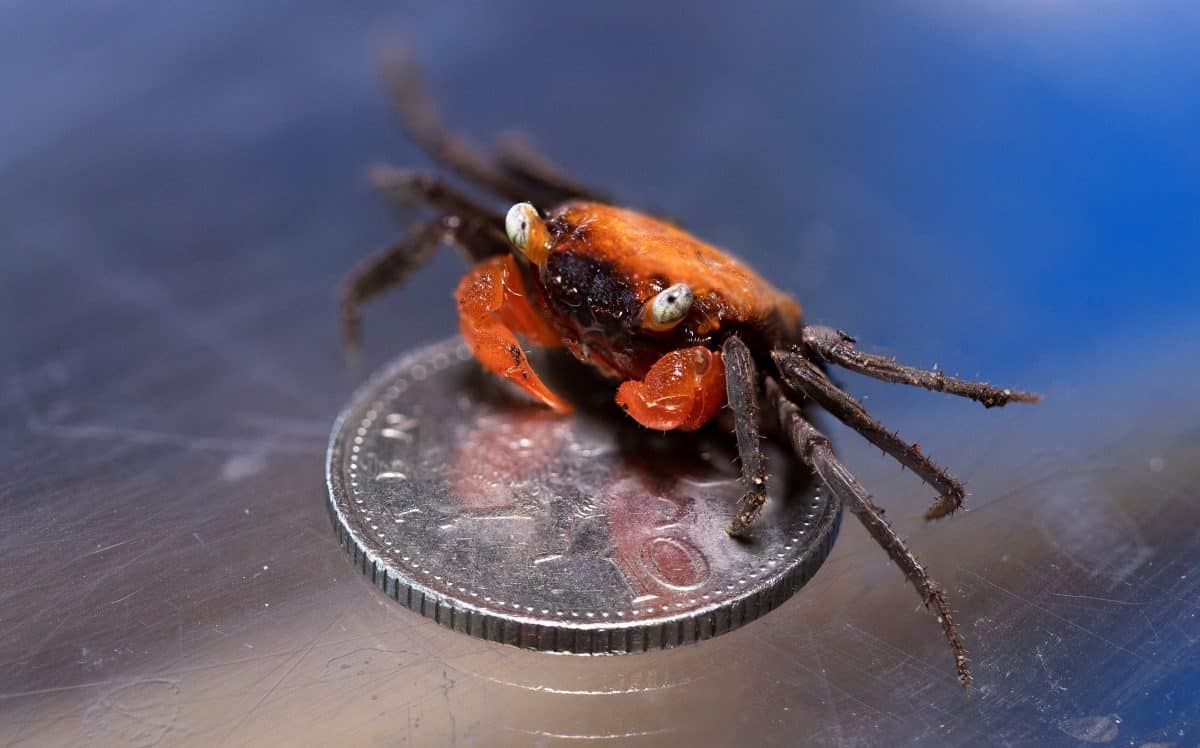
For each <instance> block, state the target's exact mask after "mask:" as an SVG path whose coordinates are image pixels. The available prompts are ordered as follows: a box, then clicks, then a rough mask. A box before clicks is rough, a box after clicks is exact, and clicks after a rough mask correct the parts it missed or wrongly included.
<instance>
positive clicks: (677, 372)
mask: <svg viewBox="0 0 1200 748" xmlns="http://www.w3.org/2000/svg"><path fill="white" fill-rule="evenodd" d="M724 404H725V365H724V364H723V363H722V361H721V354H720V353H718V352H717V351H710V350H709V349H707V348H705V347H703V346H695V347H693V348H680V349H678V350H674V351H671V352H670V353H668V354H666V355H664V356H663V357H662V358H660V359H658V360H657V361H655V362H654V365H653V366H651V367H650V371H648V372H646V376H645V377H643V378H642V380H641V381H638V380H636V379H631V380H629V381H627V382H623V383H622V384H621V386H620V388H618V389H617V405H620V406H621V407H622V408H624V409H625V411H626V412H627V413H629V415H630V416H632V417H633V420H635V421H637V422H638V423H640V424H642V425H643V426H645V427H646V428H648V429H656V430H658V431H672V430H674V429H679V430H680V431H695V430H696V429H698V428H700V427H701V426H703V425H704V424H705V423H707V422H708V421H709V420H710V419H711V418H712V417H713V416H714V415H716V414H717V411H719V410H720V409H721V406H723V405H724Z"/></svg>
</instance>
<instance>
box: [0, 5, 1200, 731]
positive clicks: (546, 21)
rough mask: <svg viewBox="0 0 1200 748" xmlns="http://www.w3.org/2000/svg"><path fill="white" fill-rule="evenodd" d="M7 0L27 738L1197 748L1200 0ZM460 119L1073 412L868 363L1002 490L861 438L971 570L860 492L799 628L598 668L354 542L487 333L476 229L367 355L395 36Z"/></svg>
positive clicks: (848, 323)
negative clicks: (361, 392) (335, 498)
mask: <svg viewBox="0 0 1200 748" xmlns="http://www.w3.org/2000/svg"><path fill="white" fill-rule="evenodd" d="M343 5H344V4H328V3H316V2H292V3H285V2H258V3H235V2H228V1H227V0H219V1H218V2H210V3H205V4H202V5H198V6H194V5H183V4H178V3H167V4H161V3H160V4H134V3H128V2H116V1H114V2H105V3H93V4H77V5H76V6H75V7H72V8H70V9H66V8H65V7H61V6H58V7H56V6H55V4H50V3H35V2H30V1H29V0H18V1H17V2H9V3H5V4H4V6H3V7H2V8H0V102H2V104H0V107H2V111H3V116H2V117H0V257H3V263H2V266H3V270H0V279H2V281H3V286H2V288H0V290H2V293H0V299H2V302H0V303H2V304H3V314H0V341H3V344H2V345H0V744H3V745H37V744H74V743H82V742H89V743H100V744H140V745H154V744H163V745H169V744H181V743H192V744H206V745H208V744H217V743H221V744H225V743H228V744H247V743H256V742H267V741H273V742H287V743H293V744H305V745H307V744H313V745H316V744H329V743H331V742H335V741H336V742H338V743H349V744H386V745H392V744H400V743H405V744H416V745H428V744H444V743H454V742H462V743H464V744H465V743H474V744H483V745H493V744H497V743H511V744H531V743H532V744H538V745H560V744H563V745H565V744H573V743H575V742H577V741H578V740H585V739H588V740H598V741H602V742H609V743H613V744H623V743H628V744H634V745H641V744H646V745H651V744H667V745H685V744H690V743H712V742H716V743H732V742H734V741H737V742H742V741H745V742H747V743H754V744H794V743H796V742H797V741H803V742H811V743H817V744H839V745H840V744H848V745H857V744H868V743H881V742H894V741H899V740H904V741H917V740H920V741H923V742H930V743H935V744H950V745H960V744H971V745H978V744H1008V743H1021V744H1055V745H1058V744H1070V743H1072V742H1085V743H1112V744H1118V743H1119V744H1125V745H1144V744H1154V745H1194V744H1196V743H1197V741H1198V740H1200V727H1197V722H1196V720H1197V717H1198V716H1200V714H1198V713H1200V670H1198V666H1200V656H1198V654H1197V649H1196V647H1195V646H1194V645H1195V644H1196V643H1197V641H1200V620H1197V611H1198V603H1197V600H1200V545H1198V544H1197V542H1196V541H1197V535H1198V532H1197V527H1198V521H1200V503H1198V502H1200V495H1198V493H1197V489H1196V488H1195V486H1196V482H1197V478H1200V461H1198V458H1200V392H1198V388H1197V387H1196V384H1195V375H1194V373H1193V372H1194V370H1195V368H1196V365H1197V363H1198V362H1200V336H1198V332H1200V304H1198V303H1197V298H1198V293H1200V259H1197V253H1196V251H1195V250H1196V246H1197V241H1198V240H1200V218H1198V216H1200V212H1198V211H1197V210H1196V206H1197V204H1200V138H1198V137H1197V134H1196V133H1197V124H1198V123H1200V57H1197V55H1196V54H1195V39H1196V34H1197V32H1198V31H1200V25H1198V23H1197V22H1198V21H1200V11H1198V10H1197V9H1196V6H1195V5H1194V4H1192V3H1188V2H1159V3H1138V4H1134V3H1128V2H1104V1H1094V2H1075V1H1072V0H983V1H981V2H975V3H970V4H965V3H957V2H951V0H913V1H911V2H902V3H890V4H887V7H882V6H881V5H880V4H876V3H860V2H843V3H837V4H828V3H820V4H818V3H793V4H787V5H786V6H785V5H784V4H772V3H761V4H757V3H739V4H737V6H736V7H734V5H733V4H726V3H710V2H697V3H689V4H688V6H687V8H686V10H683V9H680V8H678V7H668V6H667V4H665V3H664V4H654V3H640V2H608V3H586V4H580V3H564V2H559V3H549V2H521V3H516V2H462V3H453V4H450V3H415V2H414V3H406V2H393V3H360V4H355V5H353V6H350V5H344V7H343ZM396 31H399V32H401V33H402V34H403V35H404V38H405V39H406V40H407V41H408V43H409V44H410V46H411V48H412V51H413V54H414V55H415V57H416V58H417V59H418V60H419V61H421V63H422V64H423V66H424V68H425V70H426V73H427V77H428V79H429V83H430V85H431V88H432V89H433V91H434V93H435V94H436V95H437V97H438V99H439V101H440V104H441V107H442V110H443V114H444V116H445V119H446V120H447V121H448V122H449V123H451V124H452V125H453V127H454V128H456V129H458V130H460V131H461V132H463V133H466V134H469V135H471V136H472V137H475V138H477V139H478V140H479V141H481V142H482V143H489V142H491V140H492V139H493V138H494V137H495V136H497V135H499V134H500V133H502V132H503V131H505V130H509V129H514V128H516V129H520V130H522V131H523V132H525V133H527V134H528V135H529V136H531V137H532V138H533V139H534V140H535V142H536V143H538V144H539V146H540V147H541V148H542V149H543V150H544V151H545V152H546V153H547V154H549V155H550V156H551V157H552V158H554V159H555V160H556V161H558V162H559V163H561V164H563V165H565V166H566V167H568V168H569V169H570V171H571V172H572V173H573V174H575V175H576V176H578V177H579V178H580V179H582V180H584V181H586V182H588V183H592V184H595V185H597V186H598V187H600V188H603V189H606V190H608V191H610V192H612V193H614V194H617V195H619V196H620V197H621V198H622V199H623V200H624V201H625V202H627V203H628V204H630V205H635V206H642V205H649V206H654V207H656V208H659V209H662V210H663V211H665V212H667V213H669V214H671V215H674V216H677V217H679V219H681V220H682V221H683V222H684V223H685V224H686V225H687V226H688V227H689V228H690V229H692V230H693V231H694V232H696V233H697V234H698V235H700V236H702V237H704V238H706V239H708V240H711V241H712V242H714V243H716V244H718V245H721V246H724V247H728V248H730V249H732V250H734V251H736V252H737V253H739V254H741V255H742V256H744V257H746V258H747V259H749V260H750V261H751V262H753V263H754V264H755V265H757V266H758V267H759V268H760V269H761V270H763V271H764V272H765V273H766V274H767V275H768V276H769V277H770V278H772V279H773V280H774V281H775V282H776V283H777V284H778V285H780V286H781V287H783V288H785V289H788V290H790V291H792V292H794V293H795V294H796V295H797V296H798V297H799V298H800V300H801V302H802V303H803V304H804V306H805V309H806V313H807V315H808V318H809V319H810V320H812V321H817V322H822V323H829V324H833V325H836V326H838V327H841V328H843V329H845V330H847V331H849V332H851V333H852V334H854V335H855V336H856V337H858V338H859V340H860V341H862V344H863V346H864V347H865V348H866V349H868V350H872V351H875V352H882V353H887V354H890V355H898V356H900V357H902V358H903V359H904V360H907V361H909V362H911V363H914V364H919V365H927V366H928V365H933V364H935V363H936V364H937V365H939V366H940V367H941V368H943V369H945V370H947V371H949V372H951V373H957V374H960V375H964V376H977V375H979V376H984V377H986V378H987V379H989V380H991V381H994V382H998V383H1003V384H1007V385H1011V386H1022V387H1027V388H1029V389H1033V390H1036V391H1039V392H1042V393H1044V394H1045V395H1046V401H1045V402H1044V403H1043V404H1041V405H1039V406H1036V407H1029V408H1022V407H1019V406H1014V407H1010V408H1006V409H1003V410H1000V411H984V410H983V409H982V408H979V407H978V406H975V405H974V404H971V403H966V402H961V401H954V400H951V399H949V398H944V397H940V396H937V395H933V394H930V393H925V392H919V391H911V390H907V389H904V388H900V387H897V386H889V385H882V384H877V383H873V382H870V381H866V380H862V379H861V378H857V377H854V376H853V375H849V374H847V375H846V376H845V377H844V382H845V384H846V385H847V386H848V387H849V388H850V389H851V391H852V392H854V393H855V394H856V395H858V396H860V397H864V398H866V399H867V404H868V405H869V407H870V408H871V409H872V410H873V412H874V413H875V414H876V415H877V416H878V417H879V418H880V419H881V420H883V421H884V422H885V423H886V424H888V425H890V426H891V427H893V428H896V429H898V430H899V431H900V433H901V435H903V436H904V437H906V438H908V439H911V440H915V441H919V442H920V444H921V445H922V448H923V449H924V450H925V451H926V452H927V453H928V454H930V455H933V456H935V457H936V459H937V460H938V461H939V462H941V463H942V464H945V465H948V466H949V467H950V468H951V470H952V472H954V473H955V474H956V475H958V476H959V477H961V478H963V479H965V480H966V481H967V482H968V484H969V488H970V490H971V492H972V495H971V497H970V499H969V507H970V509H969V511H966V512H963V513H960V514H959V515H957V516H955V517H954V518H953V519H950V520H947V521H942V522H939V523H936V524H932V525H927V524H925V523H923V522H922V521H921V519H920V515H921V511H922V510H923V508H924V506H925V505H926V503H927V502H928V501H929V500H930V499H931V498H932V495H931V492H930V491H929V490H928V489H927V488H926V487H924V486H922V485H921V484H919V483H918V482H917V481H916V480H915V479H914V478H913V477H912V476H911V475H909V474H907V473H903V472H901V471H900V470H899V468H897V467H896V465H895V464H894V463H892V462H891V461H890V460H888V459H887V458H885V457H884V456H882V455H881V454H880V453H879V452H878V450H875V449H873V448H871V447H870V446H869V445H866V444H865V443H864V442H862V441H861V440H860V439H859V438H858V437H857V436H856V435H854V434H851V433H847V432H845V431H844V430H841V429H838V428H832V426H831V428H832V432H833V434H834V436H835V437H836V439H837V443H838V446H839V449H840V451H841V453H842V455H843V457H844V459H845V461H846V462H847V463H848V464H849V465H850V466H851V467H852V468H853V469H854V470H855V471H856V472H857V474H858V475H859V477H860V478H861V479H862V481H863V482H864V483H865V484H866V485H867V486H868V487H869V488H871V489H872V490H873V491H874V493H875V495H876V497H877V499H878V501H879V503H881V504H883V505H884V506H886V507H887V508H888V512H889V517H890V518H891V519H892V521H893V522H895V523H896V524H897V525H898V527H899V528H900V530H901V531H902V533H903V534H904V535H905V536H907V537H908V538H909V540H910V542H911V543H912V545H913V546H914V548H915V549H916V551H917V552H918V553H919V555H920V556H921V557H922V559H923V560H924V561H926V562H927V563H928V565H929V566H930V567H931V569H932V571H933V573H934V575H935V577H936V578H938V579H939V580H940V581H941V582H942V583H943V584H944V585H945V586H947V587H948V588H949V590H950V592H951V594H952V600H953V603H954V605H955V606H956V608H957V609H958V610H959V611H961V612H960V614H959V621H960V625H961V626H962V627H963V633H964V636H965V638H966V639H967V644H968V647H969V649H970V651H971V654H972V656H973V665H974V670H975V676H976V688H975V690H974V691H973V693H972V694H971V696H970V697H969V698H968V697H964V695H963V693H962V691H961V689H960V688H959V687H958V685H957V682H956V681H955V679H954V673H953V668H952V663H951V660H950V657H949V655H948V653H947V652H946V649H945V644H944V643H943V641H942V639H941V637H940V635H939V632H938V630H937V627H936V625H935V624H934V623H933V621H932V618H931V616H929V615H928V614H926V613H924V612H923V611H920V610H918V604H917V599H916V597H915V595H914V594H913V593H912V591H911V589H909V588H907V587H906V585H905V583H904V580H903V578H902V576H901V575H900V573H899V572H898V571H896V570H895V569H894V568H893V567H892V566H891V565H890V564H889V562H888V561H887V559H886V558H885V557H884V555H883V554H882V553H881V552H880V551H879V550H878V549H877V548H876V547H875V546H874V545H873V544H872V543H871V542H870V541H869V539H867V538H866V535H865V533H863V532H862V530H861V528H859V527H858V526H857V524H856V523H855V522H854V521H853V520H852V519H851V518H847V520H846V522H845V524H844V525H843V530H842V537H841V538H840V540H839V542H838V544H837V545H836V547H835V548H834V551H833V554H832V556H831V557H830V559H829V561H828V562H827V563H826V564H825V566H824V568H823V569H822V570H821V571H820V572H819V573H818V575H817V576H816V578H815V579H814V580H813V581H812V582H811V583H810V584H809V585H808V586H807V587H805V588H804V589H803V590H802V591H801V592H800V593H799V594H797V595H796V597H795V598H793V599H792V600H791V601H790V602H788V603H787V604H785V605H784V606H783V607H782V608H780V609H779V610H777V611H776V612H774V613H772V614H771V615H769V616H767V617H766V618H764V619H762V620H759V621H757V622H755V623H754V624H752V625H750V626H747V627H745V628H743V629H740V630H738V631H735V632H732V633H730V634H729V635H726V636H722V637H720V638H718V639H715V640H712V641H709V642H706V643H704V644H703V645H701V646H697V647H692V648H686V649H682V650H676V651H670V652H661V653H655V654H648V655H642V656H631V657H614V658H602V659H592V660H585V659H577V658H569V657H555V656H549V655H542V654H537V653H532V652H524V651H520V650H516V649H510V648H504V647H501V646H499V645H495V644H490V643H486V642H479V641H474V640H471V639H468V638H466V637H463V636H461V635H457V634H455V633H453V632H450V631H447V630H444V629H441V628H439V627H438V626H437V625H436V624H434V623H432V622H430V621H427V620H424V619H421V618H419V617H417V616H415V615H413V614H411V613H409V612H406V611H403V610H401V609H399V608H398V607H397V606H396V605H395V604H394V603H393V602H391V601H389V600H387V599H385V598H384V596H383V595H382V594H381V593H379V592H378V590H376V589H375V588H373V587H372V586H371V585H370V584H369V583H368V582H367V581H366V580H364V579H362V578H361V577H360V576H359V575H358V573H357V572H356V571H355V570H354V569H353V568H352V567H351V566H350V564H349V563H348V562H347V561H346V559H345V558H344V557H343V555H342V551H341V550H340V549H339V547H338V546H337V544H336V542H335V541H334V538H333V533H332V532H331V530H330V527H329V521H328V518H327V515H326V512H325V508H324V487H323V485H322V475H323V457H324V446H325V442H326V439H327V437H328V434H329V430H330V427H331V426H332V421H333V418H334V417H335V415H336V413H337V412H338V410H339V408H340V407H341V406H342V404H343V403H344V402H345V401H346V399H347V398H348V396H349V394H350V393H351V391H352V390H353V388H354V387H355V386H356V385H357V384H359V383H360V382H361V381H362V380H363V379H364V378H365V377H366V376H367V374H369V373H370V372H371V371H372V370H373V369H375V368H377V367H378V366H380V365H382V364H383V363H384V362H385V361H386V360H388V359H390V358H392V357H393V356H395V355H397V354H398V353H400V352H402V351H405V350H408V349H410V348H412V347H414V346H417V345H419V344H422V343H426V342H432V341H435V340H438V339H441V338H444V337H446V336H448V335H451V334H453V333H454V332H455V323H454V314H453V308H452V302H451V299H450V292H451V289H452V288H453V286H454V284H455V282H456V280H457V278H458V277H459V275H460V274H461V273H462V267H461V266H460V265H459V264H458V263H457V261H456V260H455V258H454V257H453V256H452V254H451V253H448V252H447V253H445V254H444V256H442V257H440V258H439V259H438V260H437V261H436V262H435V263H434V264H433V265H432V266H431V267H430V268H429V269H428V270H426V271H425V272H424V274H423V275H422V276H421V277H420V279H419V281H418V282H417V283H416V284H414V285H413V286H412V287H411V288H409V289H408V290H407V291H405V292H403V293H398V294H395V295H393V296H392V297H389V298H388V299H387V300H385V301H381V302H379V303H376V304H373V305H372V306H370V307H369V308H368V310H367V315H366V330H365V334H366V355H365V358H364V361H363V362H361V363H360V365H359V366H356V367H351V366H348V365H347V364H346V363H345V362H344V360H343V358H342V354H341V349H340V346H339V342H338V338H337V329H336V324H335V315H334V308H335V307H334V298H335V294H334V290H335V287H336V284H337V282H338V281H339V279H340V278H341V277H342V276H343V274H344V273H345V272H346V271H347V270H348V269H349V268H350V267H351V266H352V265H353V264H354V263H356V262H357V261H358V260H359V259H361V258H362V257H364V256H366V255H367V254H368V253H370V252H372V251H374V250H376V249H377V248H379V247H381V246H382V245H383V244H384V243H386V242H388V241H389V240H390V239H392V238H394V237H395V236H396V235H397V232H398V231H399V230H400V227H398V226H397V225H395V224H394V223H393V222H392V220H391V217H390V215H389V213H388V211H387V210H385V208H384V207H383V206H381V205H380V204H379V203H378V201H377V200H376V199H375V197H374V195H372V194H371V192H370V190H369V188H368V187H367V185H366V182H365V179H364V170H365V167H366V166H367V165H368V164H370V163H372V162H374V161H378V160H386V161H389V162H391V163H394V164H397V165H401V166H415V165H427V164H428V162H427V160H426V159H425V158H424V157H423V156H422V155H420V154H419V153H418V152H417V151H416V150H415V148H414V147H413V145H412V144H411V143H410V142H409V141H408V140H407V139H406V138H405V136H404V134H403V133H402V132H401V131H400V130H399V128H398V127H397V122H396V120H395V118H394V116H393V114H392V112H391V110H390V106H389V102H388V100H387V99H386V96H385V95H384V92H383V90H382V86H381V85H380V83H379V80H378V76H377V70H376V67H375V58H374V52H373V49H378V43H379V42H380V40H382V39H383V38H385V37H386V35H387V34H389V33H392V32H396Z"/></svg>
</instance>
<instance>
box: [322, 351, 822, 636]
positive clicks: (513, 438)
mask: <svg viewBox="0 0 1200 748" xmlns="http://www.w3.org/2000/svg"><path fill="white" fill-rule="evenodd" d="M534 365H535V367H537V369H538V371H539V372H540V373H542V374H543V375H544V376H545V378H546V379H547V381H548V383H549V384H550V385H551V387H552V388H553V389H555V390H557V391H559V392H562V393H563V394H566V395H568V396H569V397H570V399H571V400H572V402H574V403H575V404H576V405H577V408H578V409H577V411H576V412H575V413H573V414H571V415H568V416H562V415H556V414H554V413H551V412H549V411H548V410H546V409H545V408H542V407H539V406H537V405H534V404H532V403H531V402H530V401H529V400H528V399H527V398H525V397H524V396H522V395H521V394H520V393H517V392H515V391H514V390H511V389H510V388H509V387H508V385H506V384H504V383H501V382H498V381H497V380H496V379H495V378H494V377H492V376H490V375H487V374H485V373H484V372H482V371H481V370H480V368H479V366H478V364H477V363H475V362H474V361H473V360H472V359H471V356H470V353H469V351H467V349H466V348H465V346H463V344H462V343H461V341H459V340H457V339H454V340H450V341H446V342H443V343H440V344H437V345H434V346H431V347H429V348H425V349H423V350H420V351H417V352H416V353H412V354H410V355H407V356H404V357H403V358H401V359H399V360H398V361H396V362H395V363H394V364H392V365H391V366H389V367H388V368H387V369H386V370H385V371H384V372H382V373H381V374H379V375H378V376H376V377H375V378H374V379H373V380H372V381H371V382H370V383H368V384H367V385H366V386H365V387H363V389H362V390H360V391H359V392H358V393H357V394H356V395H355V396H354V398H353V399H352V400H351V402H350V404H349V406H348V407H347V408H346V410H345V411H344V412H343V413H342V415H341V416H340V418H339V419H338V421H337V424H336V426H335V427H334V432H333V439H332V442H331V444H330V447H329V453H328V464H327V481H328V487H329V507H330V511H331V513H332V516H333V522H334V527H335V529H336V532H337V535H338V538H339V540H340V542H341V544H342V546H343V547H344V548H345V549H346V551H347V553H349V554H350V556H351V557H352V559H353V561H354V563H355V565H356V566H358V567H359V568H360V569H361V570H362V572H363V573H364V574H366V575H367V577H368V578H370V579H371V580H373V581H374V583H375V584H376V585H377V586H378V587H379V588H380V589H382V590H383V591H384V592H385V593H386V594H387V595H388V596H390V597H392V598H393V599H395V600H397V601H399V602H400V603H401V604H402V605H404V606H405V607H408V608H410V609H411V610H414V611H417V612H419V613H421V614H422V615H424V616H427V617H429V618H432V619H435V620H436V621H438V622H439V623H441V624H442V625H444V626H447V627H449V628H452V629H454V630H456V631H461V632H463V633H465V634H470V635H472V636H477V637H482V638H485V639H490V640H494V641H500V642H505V643H508V644H514V645H518V646H522V647H527V648H532V649H539V650H548V651H557V652H573V653H588V654H600V653H622V652H633V651H645V650H650V649H660V648H667V647H672V646H676V645H679V644H684V643H689V642H693V641H697V640H702V639H708V638H710V637H713V636H716V635H718V634H721V633H724V632H726V631H729V630H731V629H734V628H736V627H738V626H740V625H742V624H744V623H747V622H749V621H752V620H754V619H755V618H757V617H758V616H761V615H763V614H764V613H766V612H767V611H769V610H771V609H772V608H774V607H775V606H777V605H779V604H780V603H781V602H783V601H784V600H786V599H787V598H788V597H790V596H791V595H792V594H793V593H794V592H795V591H796V590H797V589H799V588H800V587H801V586H803V584H804V583H805V582H806V581H808V579H809V578H810V577H811V576H812V575H813V573H814V572H815V571H816V570H817V568H818V567H819V566H820V565H821V563H822V562H823V561H824V560H825V558H826V556H827V555H828V553H829V550H830V547H831V546H832V545H833V541H834V538H835V537H836V535H837V529H838V525H839V522H840V518H841V504H840V503H838V502H836V501H830V500H829V499H828V498H827V497H826V495H825V494H824V493H823V492H817V491H815V490H813V489H812V487H811V486H810V485H809V481H808V478H807V475H806V474H805V473H804V472H803V471H802V470H799V469H795V470H793V469H792V461H790V460H788V459H786V458H785V457H784V455H782V454H779V453H771V454H769V455H768V459H769V460H770V461H771V462H770V466H771V468H772V471H771V472H772V475H773V480H772V485H773V490H772V494H771V500H770V501H769V502H768V504H767V508H766V510H765V511H764V512H763V516H762V518H761V519H760V520H759V521H758V523H757V525H756V538H755V540H754V541H753V542H740V541H735V540H733V539H731V538H730V537H729V536H728V535H726V533H725V529H724V528H725V527H726V526H727V525H728V524H729V522H730V521H731V520H732V519H733V517H734V515H735V513H736V512H737V508H738V500H739V498H740V496H741V495H742V493H743V492H742V489H741V488H740V487H739V484H738V474H737V469H736V455H735V454H734V452H733V451H732V449H733V446H732V439H729V438H727V435H726V433H725V431H724V430H723V429H720V428H715V427H714V428H711V429H706V430H702V431H701V432H700V433H698V434H682V433H669V434H660V433H656V432H651V431H648V430H646V429H643V428H641V427H640V426H638V425H637V424H635V423H633V422H632V420H631V419H629V418H628V417H627V416H625V415H624V414H623V413H621V412H620V411H619V410H618V409H617V408H616V407H615V406H614V405H613V404H612V384H611V383H607V382H604V381H603V380H598V379H596V378H594V377H593V375H592V374H591V373H590V370H589V369H588V367H585V366H581V365H579V364H578V363H576V362H574V361H562V360H560V359H559V358H557V357H555V356H553V355H551V356H539V357H536V358H535V359H534Z"/></svg>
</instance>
